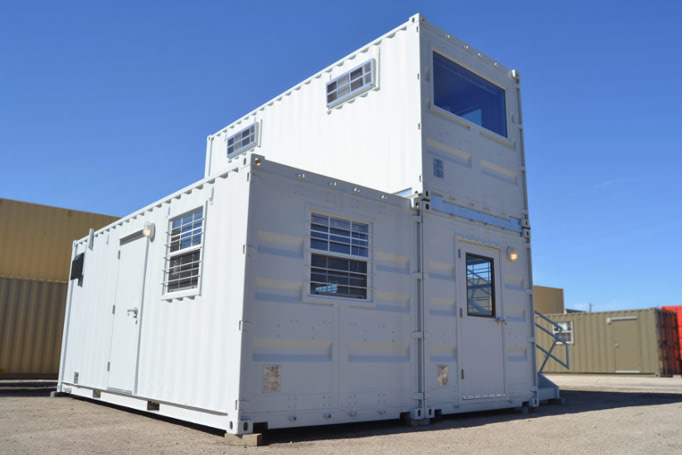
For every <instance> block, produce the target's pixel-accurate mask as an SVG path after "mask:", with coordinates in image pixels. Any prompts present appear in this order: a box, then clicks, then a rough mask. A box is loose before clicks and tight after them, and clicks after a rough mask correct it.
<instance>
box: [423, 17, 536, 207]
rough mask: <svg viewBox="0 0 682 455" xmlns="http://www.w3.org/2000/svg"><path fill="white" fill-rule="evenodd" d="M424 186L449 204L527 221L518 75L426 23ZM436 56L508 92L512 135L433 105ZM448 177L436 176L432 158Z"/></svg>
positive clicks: (424, 34)
mask: <svg viewBox="0 0 682 455" xmlns="http://www.w3.org/2000/svg"><path fill="white" fill-rule="evenodd" d="M421 30H422V31H421V41H420V42H421V47H420V53H421V73H422V75H423V77H422V78H421V80H422V84H421V100H422V104H421V113H422V114H421V116H422V123H423V128H422V133H423V134H422V150H423V151H422V159H423V164H422V165H423V169H424V175H423V179H424V188H426V189H428V190H430V191H431V192H432V193H437V194H440V195H442V196H443V197H444V199H445V200H450V201H451V202H452V203H454V204H456V205H459V206H462V207H466V208H468V209H472V210H475V211H478V212H481V213H486V214H490V215H494V216H497V217H500V218H503V219H509V217H514V218H515V219H517V220H518V219H521V218H524V217H527V215H528V211H527V208H528V207H527V203H526V175H525V157H524V149H523V125H522V123H521V100H520V88H519V82H518V77H515V76H514V75H515V74H516V73H515V72H514V73H513V72H512V70H510V69H508V68H506V67H504V66H503V65H502V64H500V63H499V62H496V61H494V60H492V59H491V58H489V57H487V56H485V55H483V54H481V53H480V52H479V51H477V50H476V49H474V48H472V47H471V46H469V45H467V44H465V43H463V42H462V41H460V40H458V39H456V38H454V37H452V36H451V35H450V34H448V33H446V32H444V31H443V30H441V29H439V28H438V27H435V26H434V25H431V24H428V23H424V26H423V27H422V29H421ZM433 52H438V53H440V54H442V55H445V56H447V57H448V58H449V59H451V60H453V61H455V62H457V63H458V64H459V65H461V66H464V67H465V68H466V69H468V70H469V71H471V72H473V73H475V74H477V75H479V76H481V77H482V78H484V79H486V80H488V81H489V82H492V83H493V84H495V85H497V86H499V87H501V88H503V89H504V90H505V104H506V114H507V137H506V138H505V137H503V136H500V135H499V134H497V133H494V132H492V131H490V130H488V129H486V128H484V127H482V126H479V125H477V124H475V123H473V122H470V121H468V120H466V119H464V118H462V117H458V116H456V115H454V114H451V113H450V112H447V111H445V110H443V109H441V108H439V107H438V106H435V105H434V102H433V99H434V95H433V90H434V88H433V71H432V68H433ZM434 158H438V159H441V160H442V161H443V171H444V178H438V177H436V176H434V172H433V159H434Z"/></svg>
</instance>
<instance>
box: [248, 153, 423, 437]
mask: <svg viewBox="0 0 682 455" xmlns="http://www.w3.org/2000/svg"><path fill="white" fill-rule="evenodd" d="M299 172H300V171H299V170H296V169H294V168H289V167H284V166H280V165H277V164H276V163H272V162H268V161H265V162H264V164H263V166H262V169H259V168H254V173H253V174H254V177H253V182H254V184H255V185H254V187H253V191H252V198H251V204H252V206H251V215H250V223H251V228H250V231H249V245H250V249H251V250H252V251H253V254H252V255H250V256H249V259H248V265H247V268H248V270H249V272H248V276H249V280H248V281H247V291H246V299H245V302H246V304H245V305H246V308H245V318H246V320H247V321H248V322H249V324H248V327H249V328H248V330H247V331H246V336H245V340H244V348H243V349H244V351H243V359H244V361H243V363H242V389H241V399H243V400H245V402H246V407H245V409H244V410H243V411H242V412H241V414H240V416H241V419H242V420H249V421H254V422H268V427H269V428H278V427H290V426H305V425H320V424H326V423H341V422H349V421H362V420H379V419H396V418H398V417H399V416H400V413H401V412H409V411H411V410H412V409H413V408H414V407H415V406H416V405H417V404H416V402H415V401H414V400H413V397H412V393H413V392H414V391H415V390H417V388H418V374H419V371H418V365H419V358H418V344H417V340H416V339H414V338H413V337H412V332H414V331H417V330H418V327H417V318H418V315H417V314H418V313H417V312H418V308H419V307H418V301H419V299H418V295H417V292H418V287H417V282H416V280H413V279H412V277H411V274H410V271H411V270H417V269H418V267H419V266H418V264H417V263H416V262H417V261H416V257H417V256H416V255H417V240H416V239H417V231H416V228H417V223H416V219H417V217H416V216H415V212H414V210H413V209H412V208H411V204H410V201H409V200H408V199H405V198H402V197H397V196H391V195H387V194H383V196H384V199H382V193H380V192H378V191H375V190H370V189H367V188H361V189H360V192H359V193H355V192H354V191H353V189H354V188H355V187H356V186H355V185H353V184H350V183H346V182H342V181H337V180H336V179H331V178H328V177H323V176H319V175H314V174H308V173H307V174H306V177H305V179H302V180H300V179H297V178H296V176H297V174H298V173H299ZM266 173H267V175H265V174H266ZM272 174H275V175H276V176H277V177H276V178H273V177H272ZM330 182H336V186H333V187H332V186H330V185H329V183H330ZM311 212H316V213H323V214H327V215H331V216H335V217H341V218H346V219H353V220H356V221H360V222H364V223H369V225H370V253H369V257H368V258H367V262H368V273H369V274H370V281H369V286H370V288H371V289H372V290H373V291H370V294H369V296H368V299H367V301H363V300H357V299H350V298H338V297H329V296H318V295H310V293H309V284H308V283H309V280H310V264H311V258H310V255H311V252H315V253H318V254H325V253H323V252H322V253H321V252H320V251H319V250H311V249H310V220H311ZM329 254H331V255H333V253H329ZM268 365H275V366H279V367H280V369H281V390H280V391H279V392H277V393H264V389H263V387H264V384H263V382H264V367H265V366H268Z"/></svg>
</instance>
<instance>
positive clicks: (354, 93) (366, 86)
mask: <svg viewBox="0 0 682 455" xmlns="http://www.w3.org/2000/svg"><path fill="white" fill-rule="evenodd" d="M368 63H369V64H370V65H371V76H372V77H371V81H370V83H369V84H363V85H362V86H361V87H360V88H358V89H356V90H352V88H351V87H350V86H351V84H352V81H351V80H350V74H351V73H352V72H353V71H356V70H357V69H359V68H363V75H362V78H361V79H364V78H365V75H366V74H365V73H364V66H365V65H366V64H368ZM343 77H349V79H348V88H349V91H348V93H347V94H346V95H344V96H343V97H340V98H339V97H338V94H337V98H336V99H335V100H333V101H331V102H329V93H330V92H329V86H330V85H331V84H332V83H334V82H338V81H339V80H340V79H342V78H343ZM377 86H378V84H377V64H376V60H375V59H374V58H369V59H367V60H365V61H363V62H362V63H361V64H359V65H357V66H354V67H353V68H351V69H349V70H348V71H344V72H343V73H341V74H339V75H338V76H336V77H334V78H332V79H330V80H328V81H327V82H326V83H325V85H324V101H325V105H326V107H327V109H333V108H335V107H337V106H339V105H341V104H343V103H345V102H346V101H349V100H351V99H353V98H355V97H357V96H359V95H361V94H363V93H365V92H368V91H369V90H372V89H375V88H376V87H377ZM337 87H338V84H337Z"/></svg>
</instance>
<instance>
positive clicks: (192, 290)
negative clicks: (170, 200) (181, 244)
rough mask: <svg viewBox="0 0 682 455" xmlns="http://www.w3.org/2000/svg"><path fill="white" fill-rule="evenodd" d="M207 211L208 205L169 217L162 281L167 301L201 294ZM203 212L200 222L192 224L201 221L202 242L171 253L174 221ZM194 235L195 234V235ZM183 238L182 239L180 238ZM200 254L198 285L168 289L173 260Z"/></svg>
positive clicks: (164, 296) (163, 294) (163, 293)
mask: <svg viewBox="0 0 682 455" xmlns="http://www.w3.org/2000/svg"><path fill="white" fill-rule="evenodd" d="M206 209H207V204H206V203H204V204H201V205H199V206H195V207H194V208H192V209H190V210H185V211H182V212H179V213H177V214H174V215H173V216H169V217H168V223H167V231H166V244H165V245H164V246H165V250H166V251H165V252H166V254H165V256H164V268H163V275H162V281H161V288H162V296H163V298H164V299H166V300H171V299H176V298H184V297H193V296H197V295H200V294H201V286H202V282H203V275H204V254H205V248H204V246H205V245H206ZM199 210H201V211H202V216H201V218H199V219H198V220H193V221H192V224H194V223H196V222H197V221H201V233H200V236H201V240H200V243H199V244H197V245H190V246H187V247H185V248H180V249H178V250H176V251H171V236H172V232H173V221H175V220H177V219H179V218H182V217H185V216H187V215H189V214H192V213H194V212H197V211H199ZM181 234H182V233H181ZM193 235H194V234H193ZM180 238H182V237H180ZM196 252H198V253H199V259H198V276H197V284H196V286H194V287H185V288H181V289H174V290H169V289H168V282H169V277H170V276H169V274H170V263H171V260H172V259H173V258H175V257H181V256H184V255H187V254H193V253H196Z"/></svg>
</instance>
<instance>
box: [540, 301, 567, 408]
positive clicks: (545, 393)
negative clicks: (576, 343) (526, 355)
mask: <svg viewBox="0 0 682 455" xmlns="http://www.w3.org/2000/svg"><path fill="white" fill-rule="evenodd" d="M535 316H536V318H535V327H537V328H538V329H540V330H542V331H543V332H545V333H546V334H548V335H549V336H550V337H551V338H552V345H551V346H550V347H549V349H545V348H543V347H542V346H540V345H538V344H536V347H537V348H538V349H539V350H540V351H542V352H543V353H544V354H545V358H544V359H543V361H542V364H541V365H540V368H539V369H538V398H539V399H540V401H545V400H560V399H561V397H560V392H559V386H558V385H556V384H555V383H553V382H552V381H550V380H549V379H547V377H545V375H543V374H542V370H544V368H545V365H547V362H548V361H549V359H552V360H554V361H556V362H557V363H559V365H561V366H563V367H564V368H566V369H569V368H570V362H569V357H568V344H566V343H563V339H562V338H561V333H562V331H563V328H562V327H561V326H560V325H559V324H557V323H556V322H554V321H552V320H551V319H549V318H548V317H547V316H545V315H544V314H542V313H539V312H537V311H536V312H535ZM537 317H540V319H542V320H544V321H546V322H547V323H549V324H550V325H551V327H552V330H549V329H547V328H546V327H545V326H543V325H542V324H540V323H538V319H537ZM557 344H562V345H563V346H564V348H565V350H566V351H565V358H566V361H565V362H564V361H563V360H561V359H560V358H558V357H557V356H555V355H554V354H552V352H553V351H554V348H555V347H556V345H557Z"/></svg>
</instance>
